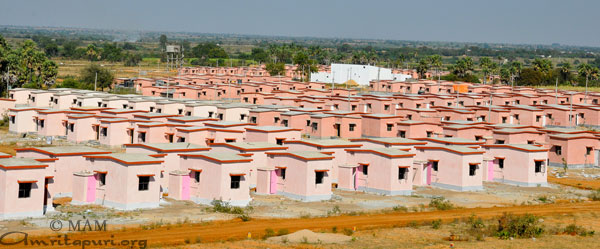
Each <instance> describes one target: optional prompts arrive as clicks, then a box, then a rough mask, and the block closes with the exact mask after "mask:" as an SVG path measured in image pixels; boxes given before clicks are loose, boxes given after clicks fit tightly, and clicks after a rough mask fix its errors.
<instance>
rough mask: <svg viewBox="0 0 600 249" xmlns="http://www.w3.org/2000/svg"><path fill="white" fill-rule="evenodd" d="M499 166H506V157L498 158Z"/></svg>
mask: <svg viewBox="0 0 600 249" xmlns="http://www.w3.org/2000/svg"><path fill="white" fill-rule="evenodd" d="M498 168H501V169H503V168H504V158H498Z"/></svg>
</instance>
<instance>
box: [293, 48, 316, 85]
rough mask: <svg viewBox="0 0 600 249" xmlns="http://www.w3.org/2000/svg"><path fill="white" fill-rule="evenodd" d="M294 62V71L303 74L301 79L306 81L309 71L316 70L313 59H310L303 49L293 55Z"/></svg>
mask: <svg viewBox="0 0 600 249" xmlns="http://www.w3.org/2000/svg"><path fill="white" fill-rule="evenodd" d="M294 64H296V71H298V72H301V73H302V75H303V78H302V79H301V80H305V81H308V80H309V77H310V73H314V72H316V71H318V68H317V66H316V65H315V64H316V63H315V60H313V59H310V58H309V57H308V54H307V53H306V52H304V51H300V52H298V53H296V55H294Z"/></svg>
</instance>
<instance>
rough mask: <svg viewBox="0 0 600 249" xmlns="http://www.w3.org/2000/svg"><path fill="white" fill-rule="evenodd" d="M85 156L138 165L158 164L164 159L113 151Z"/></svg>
mask: <svg viewBox="0 0 600 249" xmlns="http://www.w3.org/2000/svg"><path fill="white" fill-rule="evenodd" d="M83 157H85V158H98V159H109V160H113V161H117V162H120V163H123V164H127V165H138V164H156V163H162V162H163V161H162V160H157V159H156V158H155V157H152V156H150V154H143V153H111V154H106V155H98V156H83Z"/></svg>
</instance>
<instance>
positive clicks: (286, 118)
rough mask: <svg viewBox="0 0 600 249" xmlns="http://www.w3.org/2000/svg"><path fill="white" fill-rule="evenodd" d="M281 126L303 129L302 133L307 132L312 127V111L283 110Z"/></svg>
mask: <svg viewBox="0 0 600 249" xmlns="http://www.w3.org/2000/svg"><path fill="white" fill-rule="evenodd" d="M280 115H281V126H283V127H289V128H293V129H302V134H307V133H308V129H309V128H310V120H309V119H310V113H308V112H299V111H288V112H282V113H281V114H280Z"/></svg>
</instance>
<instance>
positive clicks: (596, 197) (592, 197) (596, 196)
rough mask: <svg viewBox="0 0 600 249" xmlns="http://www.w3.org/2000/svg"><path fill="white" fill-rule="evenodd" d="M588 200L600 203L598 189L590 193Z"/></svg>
mask: <svg viewBox="0 0 600 249" xmlns="http://www.w3.org/2000/svg"><path fill="white" fill-rule="evenodd" d="M588 198H589V199H590V200H592V201H600V189H598V190H594V191H592V192H590V194H589V195H588Z"/></svg>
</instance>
